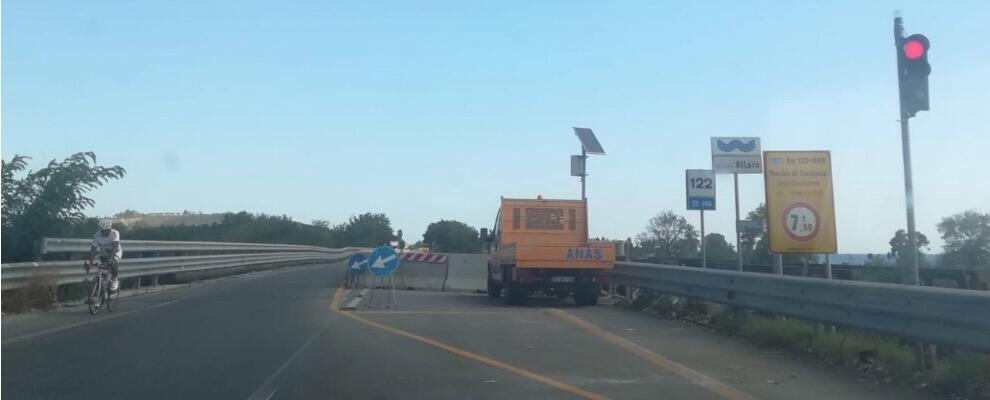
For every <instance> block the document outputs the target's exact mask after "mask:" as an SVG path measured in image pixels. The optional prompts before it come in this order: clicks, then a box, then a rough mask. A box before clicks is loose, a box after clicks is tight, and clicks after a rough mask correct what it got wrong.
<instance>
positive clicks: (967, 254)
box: [936, 210, 990, 268]
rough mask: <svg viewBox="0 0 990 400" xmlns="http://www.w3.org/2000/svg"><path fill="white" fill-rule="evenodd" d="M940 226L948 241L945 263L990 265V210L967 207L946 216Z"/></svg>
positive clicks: (981, 266) (949, 264)
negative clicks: (986, 211)
mask: <svg viewBox="0 0 990 400" xmlns="http://www.w3.org/2000/svg"><path fill="white" fill-rule="evenodd" d="M936 228H937V229H938V232H939V233H940V234H941V235H942V240H943V241H944V242H945V245H944V246H943V247H942V248H943V250H944V252H945V255H944V256H943V263H944V265H947V266H951V267H957V268H990V213H986V214H980V213H978V212H976V211H974V210H969V211H965V212H962V213H959V214H955V215H952V216H949V217H945V218H942V221H941V222H939V223H938V225H936Z"/></svg>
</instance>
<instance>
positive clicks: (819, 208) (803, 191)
mask: <svg viewBox="0 0 990 400" xmlns="http://www.w3.org/2000/svg"><path fill="white" fill-rule="evenodd" d="M763 172H764V178H765V182H766V196H767V233H768V234H769V235H770V252H772V253H836V252H837V251H838V249H837V244H836V240H835V202H834V199H833V196H832V156H831V154H830V153H829V152H828V151H765V152H763Z"/></svg>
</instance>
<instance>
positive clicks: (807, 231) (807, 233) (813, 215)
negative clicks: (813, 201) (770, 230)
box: [780, 203, 822, 242]
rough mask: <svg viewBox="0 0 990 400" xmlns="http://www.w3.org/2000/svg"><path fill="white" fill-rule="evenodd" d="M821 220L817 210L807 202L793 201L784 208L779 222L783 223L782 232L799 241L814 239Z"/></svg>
mask: <svg viewBox="0 0 990 400" xmlns="http://www.w3.org/2000/svg"><path fill="white" fill-rule="evenodd" d="M821 220H822V217H821V215H819V214H818V210H815V207H813V206H812V205H810V204H808V203H793V204H791V205H789V206H787V207H786V208H784V215H783V218H782V219H781V221H780V222H782V223H783V224H784V232H786V233H787V236H790V237H791V239H794V240H797V241H799V242H807V241H809V240H814V239H815V237H816V236H818V231H819V230H820V229H821V223H820V221H821Z"/></svg>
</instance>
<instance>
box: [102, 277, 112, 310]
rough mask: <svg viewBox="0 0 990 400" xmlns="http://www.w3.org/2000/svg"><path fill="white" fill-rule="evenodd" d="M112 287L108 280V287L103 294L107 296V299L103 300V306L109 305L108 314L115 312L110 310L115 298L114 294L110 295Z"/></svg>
mask: <svg viewBox="0 0 990 400" xmlns="http://www.w3.org/2000/svg"><path fill="white" fill-rule="evenodd" d="M110 285H111V283H110V280H107V284H106V287H105V288H103V293H105V294H106V297H105V298H104V299H103V304H106V305H107V312H113V310H112V309H110V299H111V298H113V294H111V293H110Z"/></svg>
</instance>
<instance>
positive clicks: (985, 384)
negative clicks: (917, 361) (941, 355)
mask: <svg viewBox="0 0 990 400" xmlns="http://www.w3.org/2000/svg"><path fill="white" fill-rule="evenodd" d="M932 391H933V392H935V393H936V394H940V395H947V396H955V397H957V398H964V399H990V355H987V354H977V353H953V354H950V355H949V356H948V357H946V358H945V361H944V362H942V363H939V365H937V366H936V368H935V384H934V385H932Z"/></svg>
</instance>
